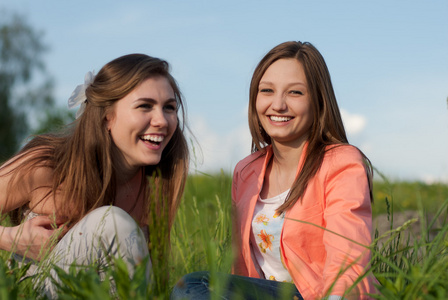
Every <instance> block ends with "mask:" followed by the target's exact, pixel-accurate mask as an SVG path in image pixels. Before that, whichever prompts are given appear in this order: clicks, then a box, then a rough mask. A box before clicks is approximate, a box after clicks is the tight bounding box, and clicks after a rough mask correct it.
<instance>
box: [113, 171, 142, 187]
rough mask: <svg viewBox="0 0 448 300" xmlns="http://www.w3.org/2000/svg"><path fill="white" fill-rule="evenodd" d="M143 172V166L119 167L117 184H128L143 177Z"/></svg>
mask: <svg viewBox="0 0 448 300" xmlns="http://www.w3.org/2000/svg"><path fill="white" fill-rule="evenodd" d="M142 173H143V168H137V169H133V170H130V169H125V168H120V169H117V175H116V178H117V184H118V185H123V184H127V183H128V182H131V181H134V180H136V179H139V178H141V175H142Z"/></svg>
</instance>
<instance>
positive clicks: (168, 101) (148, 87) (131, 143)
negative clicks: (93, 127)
mask: <svg viewBox="0 0 448 300" xmlns="http://www.w3.org/2000/svg"><path fill="white" fill-rule="evenodd" d="M177 122H178V121H177V101H176V98H175V94H174V91H173V89H172V87H171V85H170V83H169V81H168V80H167V79H166V78H165V77H162V76H157V77H153V78H149V79H147V80H145V81H143V82H142V83H141V84H140V85H139V86H137V87H136V88H135V89H134V90H133V91H132V92H130V93H129V94H128V95H126V96H125V97H124V98H122V99H120V100H119V101H117V102H116V103H115V105H114V108H113V112H112V114H111V115H110V116H108V118H107V126H108V129H109V131H110V134H111V136H112V139H113V141H114V143H115V145H116V146H117V147H118V149H119V150H120V151H121V153H122V154H123V157H124V163H125V166H126V167H127V168H129V170H134V169H138V168H140V167H142V166H148V165H156V164H158V163H159V162H160V159H161V157H162V151H163V149H164V148H165V147H166V145H167V144H168V142H169V140H170V139H171V137H172V136H173V133H174V131H175V130H176V127H177Z"/></svg>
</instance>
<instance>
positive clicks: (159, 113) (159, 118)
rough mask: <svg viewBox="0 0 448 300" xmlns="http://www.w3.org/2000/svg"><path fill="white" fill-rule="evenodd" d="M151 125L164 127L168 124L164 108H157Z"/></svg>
mask: <svg viewBox="0 0 448 300" xmlns="http://www.w3.org/2000/svg"><path fill="white" fill-rule="evenodd" d="M151 126H154V127H162V128H163V127H167V126H168V120H167V118H166V116H165V113H164V111H163V109H156V110H154V111H153V115H152V118H151Z"/></svg>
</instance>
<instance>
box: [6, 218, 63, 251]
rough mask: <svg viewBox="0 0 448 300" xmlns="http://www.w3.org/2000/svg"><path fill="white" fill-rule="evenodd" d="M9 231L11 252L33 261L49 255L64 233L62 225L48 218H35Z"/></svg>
mask: <svg viewBox="0 0 448 300" xmlns="http://www.w3.org/2000/svg"><path fill="white" fill-rule="evenodd" d="M9 229H10V233H9V235H10V239H11V241H12V244H11V245H12V247H11V251H14V252H15V253H17V254H20V255H22V256H26V257H28V258H32V259H35V260H40V259H41V258H42V257H44V256H45V255H46V254H47V253H49V252H50V251H51V250H52V249H53V247H54V246H55V245H56V244H57V242H58V240H59V238H60V237H62V236H63V233H65V230H64V225H63V224H62V223H60V222H59V223H58V221H57V220H54V218H53V219H52V218H50V217H48V216H37V217H34V218H33V219H31V220H28V221H26V222H24V223H23V224H21V225H18V226H15V227H10V228H9Z"/></svg>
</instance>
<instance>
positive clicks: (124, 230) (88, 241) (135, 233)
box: [33, 206, 151, 298]
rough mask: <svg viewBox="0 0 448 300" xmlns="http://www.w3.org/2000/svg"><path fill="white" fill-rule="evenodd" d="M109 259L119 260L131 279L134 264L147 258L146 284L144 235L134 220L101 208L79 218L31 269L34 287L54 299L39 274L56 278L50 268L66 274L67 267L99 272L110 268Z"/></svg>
mask: <svg viewBox="0 0 448 300" xmlns="http://www.w3.org/2000/svg"><path fill="white" fill-rule="evenodd" d="M110 258H121V259H123V261H124V262H125V263H126V265H127V267H128V271H129V275H130V276H131V277H132V276H133V274H134V271H135V267H136V265H138V264H140V263H141V262H142V261H143V259H145V258H148V260H147V266H146V279H147V280H148V282H149V277H150V271H151V261H150V259H149V252H148V245H147V243H146V240H145V237H144V234H143V232H142V230H141V229H140V227H139V226H138V225H137V223H136V222H135V221H134V219H133V218H132V217H131V216H130V215H129V214H128V213H126V212H125V211H124V210H122V209H121V208H118V207H116V206H103V207H100V208H97V209H95V210H93V211H92V212H90V213H89V214H87V215H86V216H85V217H84V218H82V219H81V220H80V221H79V222H78V223H77V224H76V225H75V226H73V227H72V228H71V229H70V230H69V231H68V232H67V233H66V234H65V236H64V237H63V238H62V239H61V240H60V241H59V242H58V244H57V245H56V246H55V248H54V249H53V250H52V252H51V253H50V255H49V257H48V258H47V259H46V260H45V261H44V262H43V263H41V264H40V265H39V267H36V268H34V270H33V273H34V274H35V275H37V276H36V280H35V285H36V287H37V288H42V292H43V293H45V294H46V295H47V296H48V297H49V298H57V293H56V287H55V285H54V283H53V281H52V279H51V278H50V277H47V278H44V279H43V280H39V276H38V275H39V273H41V272H44V273H45V271H44V270H45V269H46V268H48V269H49V272H50V274H51V277H53V280H56V281H58V276H57V274H56V272H55V271H54V269H52V265H56V266H58V267H59V268H61V269H63V270H65V271H68V270H69V268H70V266H71V265H73V264H75V265H76V266H80V267H82V266H92V265H95V266H97V267H98V270H99V274H100V276H102V277H104V274H103V272H102V271H101V270H102V269H103V268H104V267H108V266H109V265H110V262H111V260H110Z"/></svg>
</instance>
